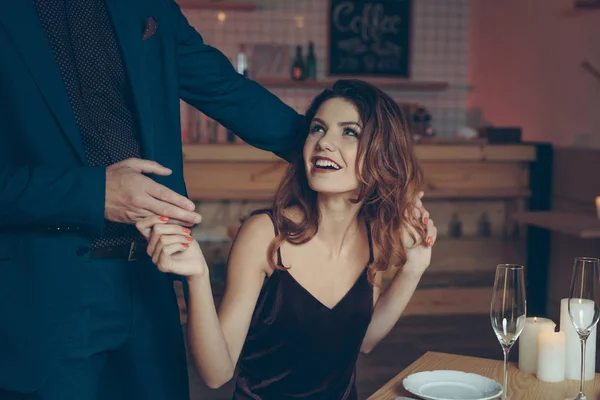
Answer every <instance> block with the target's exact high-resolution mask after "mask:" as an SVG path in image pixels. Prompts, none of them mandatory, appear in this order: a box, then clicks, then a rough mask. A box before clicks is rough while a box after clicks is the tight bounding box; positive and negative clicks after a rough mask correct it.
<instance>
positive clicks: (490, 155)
mask: <svg viewBox="0 0 600 400" xmlns="http://www.w3.org/2000/svg"><path fill="white" fill-rule="evenodd" d="M415 152H416V154H417V157H418V158H419V160H421V161H493V162H519V161H520V162H531V161H534V160H535V147H533V146H529V145H487V144H486V145H481V144H477V143H475V144H453V145H450V144H448V145H437V144H422V145H421V144H417V145H416V146H415ZM183 158H184V161H185V162H225V163H226V162H272V161H282V160H281V159H280V158H279V157H277V156H276V155H274V154H273V153H270V152H267V151H264V150H260V149H257V148H255V147H252V146H249V145H247V144H186V145H184V146H183ZM282 162H283V161H282Z"/></svg>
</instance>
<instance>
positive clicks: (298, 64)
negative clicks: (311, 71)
mask: <svg viewBox="0 0 600 400" xmlns="http://www.w3.org/2000/svg"><path fill="white" fill-rule="evenodd" d="M291 72H292V80H295V81H301V80H303V79H304V76H305V66H304V61H303V57H302V46H300V45H298V46H296V56H295V57H294V63H293V64H292V71H291Z"/></svg>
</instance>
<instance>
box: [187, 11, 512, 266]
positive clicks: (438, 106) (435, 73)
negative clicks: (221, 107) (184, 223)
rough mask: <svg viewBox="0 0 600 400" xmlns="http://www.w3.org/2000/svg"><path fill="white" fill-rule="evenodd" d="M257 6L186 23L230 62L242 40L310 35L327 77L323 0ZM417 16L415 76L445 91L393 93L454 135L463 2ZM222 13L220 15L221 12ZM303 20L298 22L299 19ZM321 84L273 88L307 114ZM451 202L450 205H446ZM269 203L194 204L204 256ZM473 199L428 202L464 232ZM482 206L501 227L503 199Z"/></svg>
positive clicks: (215, 256) (299, 39) (468, 229)
mask: <svg viewBox="0 0 600 400" xmlns="http://www.w3.org/2000/svg"><path fill="white" fill-rule="evenodd" d="M257 4H258V7H257V9H256V10H255V11H250V12H243V11H228V12H227V13H226V15H225V21H224V22H220V21H219V20H218V12H217V11H205V10H194V9H184V13H185V14H186V16H187V17H188V20H189V21H190V23H191V24H192V25H193V26H194V27H195V28H196V29H197V30H198V31H199V32H200V33H201V34H202V35H203V37H204V39H205V41H206V42H207V43H208V44H210V45H213V46H214V47H217V48H218V49H220V50H221V51H223V53H225V55H226V56H228V57H229V58H230V60H232V61H233V60H234V59H235V55H236V52H237V49H238V46H239V45H240V44H281V45H289V46H290V49H292V48H293V47H294V46H296V45H297V44H301V45H303V46H304V48H305V49H306V47H307V44H308V42H309V41H313V42H314V43H315V50H316V56H317V78H318V79H323V78H327V77H326V76H325V71H326V58H325V57H326V55H327V45H328V43H327V25H326V24H327V15H328V5H329V1H328V0H258V1H257ZM413 4H414V14H413V15H414V20H413V37H412V57H411V58H412V65H411V71H412V79H414V80H419V81H444V82H448V83H449V84H450V87H449V89H447V90H445V91H440V92H419V91H390V92H388V93H389V94H390V95H392V96H393V97H394V98H395V99H397V100H405V101H411V102H418V103H420V104H422V105H424V106H425V107H426V108H427V109H428V110H429V111H430V113H431V114H432V117H433V125H434V128H435V129H436V131H437V133H438V135H439V136H453V135H454V134H455V132H456V130H457V129H459V128H461V127H463V126H464V125H465V124H466V120H467V116H466V109H465V100H466V96H467V90H468V87H467V57H468V54H467V53H468V38H467V34H468V20H469V15H468V11H469V2H468V0H413ZM221 17H222V16H221ZM298 20H302V22H303V24H302V25H303V26H302V27H298V26H297V25H298V24H297V21H298ZM320 90H321V89H273V90H272V91H273V92H274V93H275V94H276V95H278V96H279V97H280V98H281V99H282V100H283V101H285V102H286V103H288V104H289V105H290V106H292V107H294V108H295V109H296V110H297V111H299V112H304V111H305V110H306V108H307V107H308V105H309V103H310V101H311V100H312V98H313V97H314V96H315V95H316V94H317V93H318V92H319V91H320ZM450 205H452V207H450V208H448V207H449V206H450ZM268 206H269V202H219V201H213V202H201V203H199V204H198V210H199V212H200V213H201V214H202V215H203V218H204V220H203V222H202V224H200V226H198V228H197V229H196V230H195V232H194V235H195V237H196V238H197V239H198V240H199V241H201V242H202V243H203V249H204V252H205V254H206V256H207V258H208V259H211V260H214V262H217V263H218V262H219V261H222V260H223V259H224V258H225V257H226V256H227V252H228V249H229V245H230V242H229V240H228V237H227V227H228V226H231V225H237V224H238V219H239V217H240V216H242V215H245V214H247V213H248V212H250V211H252V210H255V209H257V208H262V207H268ZM472 206H473V205H472V204H470V203H467V202H462V203H444V202H436V203H431V208H432V209H431V211H432V215H436V214H437V215H438V216H439V220H438V221H437V223H438V224H439V225H440V231H441V232H442V233H443V232H445V231H446V226H447V224H448V221H449V218H450V216H451V214H452V212H455V211H458V213H459V215H460V216H461V218H462V219H463V223H464V226H463V231H464V234H465V235H469V234H473V233H474V232H476V229H477V228H476V225H477V223H476V221H477V219H478V218H479V215H475V214H473V213H471V214H473V215H471V214H470V211H472ZM478 207H479V208H478V210H487V211H488V213H489V215H490V217H491V219H492V225H493V227H494V230H495V231H499V230H500V228H499V227H500V226H501V225H502V215H503V204H501V203H497V202H490V203H489V204H488V205H485V204H483V205H479V206H478Z"/></svg>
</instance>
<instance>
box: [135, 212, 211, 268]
mask: <svg viewBox="0 0 600 400" xmlns="http://www.w3.org/2000/svg"><path fill="white" fill-rule="evenodd" d="M168 221H169V218H167V217H159V216H151V217H146V218H144V219H141V220H139V221H138V222H137V223H136V225H135V226H136V228H137V229H138V230H139V231H140V232H141V234H142V235H143V236H144V237H145V238H146V239H147V240H148V249H147V252H148V255H149V256H150V257H152V262H153V263H154V264H156V265H157V266H158V269H159V270H160V271H162V272H166V273H172V274H176V275H182V276H185V277H187V278H188V279H189V278H198V277H202V276H204V275H205V274H208V266H207V265H206V260H205V259H204V255H203V254H202V250H201V249H200V246H199V245H198V242H196V241H195V240H194V238H192V237H191V236H190V234H191V230H190V229H188V228H184V227H182V226H180V225H176V224H169V223H168Z"/></svg>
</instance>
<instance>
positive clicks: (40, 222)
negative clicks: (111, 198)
mask: <svg viewBox="0 0 600 400" xmlns="http://www.w3.org/2000/svg"><path fill="white" fill-rule="evenodd" d="M105 191H106V169H105V168H103V167H77V168H58V167H42V166H10V165H5V164H0V227H1V228H8V229H15V228H27V229H35V228H41V229H43V228H61V227H65V228H66V227H69V228H70V229H74V230H79V231H83V232H87V233H89V234H92V235H97V234H101V233H102V232H103V230H104V199H105Z"/></svg>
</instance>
